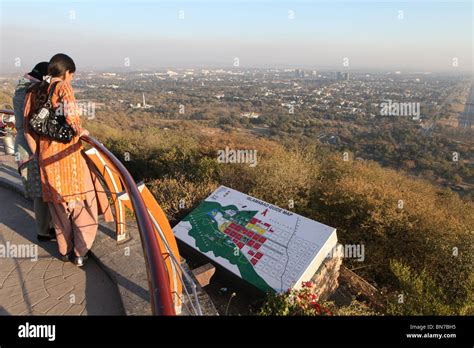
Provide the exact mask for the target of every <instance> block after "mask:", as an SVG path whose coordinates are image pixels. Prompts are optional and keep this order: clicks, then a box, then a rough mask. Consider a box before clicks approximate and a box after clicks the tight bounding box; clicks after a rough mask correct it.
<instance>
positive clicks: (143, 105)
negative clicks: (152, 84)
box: [130, 93, 154, 109]
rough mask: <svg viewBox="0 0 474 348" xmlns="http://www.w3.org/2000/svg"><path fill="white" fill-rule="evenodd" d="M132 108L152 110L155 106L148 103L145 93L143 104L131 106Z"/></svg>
mask: <svg viewBox="0 0 474 348" xmlns="http://www.w3.org/2000/svg"><path fill="white" fill-rule="evenodd" d="M130 107H131V108H132V109H151V108H153V107H154V106H153V105H150V104H147V103H146V100H145V93H143V104H140V103H137V104H136V105H133V104H130Z"/></svg>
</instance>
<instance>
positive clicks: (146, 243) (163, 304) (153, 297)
mask: <svg viewBox="0 0 474 348" xmlns="http://www.w3.org/2000/svg"><path fill="white" fill-rule="evenodd" d="M81 140H82V141H84V142H86V143H87V144H89V145H91V146H92V147H94V148H95V149H96V150H97V151H99V152H100V153H101V155H103V156H104V157H105V158H106V159H107V160H108V161H109V162H110V163H112V165H113V166H115V168H114V169H115V171H116V172H117V173H118V174H119V176H120V179H121V180H122V182H123V184H124V186H125V190H126V191H127V194H128V196H129V197H130V201H131V203H132V206H133V210H134V212H135V216H136V219H137V224H138V230H139V232H140V239H141V242H142V248H143V255H144V256H145V265H146V269H147V275H148V285H149V289H150V301H151V306H152V311H153V314H154V315H175V310H174V305H173V300H172V298H171V290H170V286H169V278H168V274H167V271H166V268H165V265H164V263H163V258H162V251H161V250H160V246H159V244H158V241H157V239H156V235H155V230H154V228H153V223H152V221H151V218H150V215H149V214H148V209H147V207H146V205H145V202H144V201H143V198H142V196H141V194H140V191H138V187H137V184H136V183H135V180H133V178H132V176H131V174H130V173H129V172H128V170H127V168H125V166H124V165H123V164H122V162H120V161H119V160H118V159H117V157H115V156H114V154H113V153H112V152H110V151H109V150H108V149H107V148H106V147H105V146H104V145H102V144H101V143H100V142H99V141H97V140H96V139H94V138H92V137H91V136H88V135H85V136H82V137H81Z"/></svg>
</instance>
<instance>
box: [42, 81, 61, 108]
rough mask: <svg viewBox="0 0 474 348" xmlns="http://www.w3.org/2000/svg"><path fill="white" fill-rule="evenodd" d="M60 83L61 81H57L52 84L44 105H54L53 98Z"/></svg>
mask: <svg viewBox="0 0 474 348" xmlns="http://www.w3.org/2000/svg"><path fill="white" fill-rule="evenodd" d="M58 83H59V82H55V83H53V84H52V85H51V89H50V90H49V94H48V99H47V100H46V103H44V106H46V107H47V108H51V107H52V106H53V104H52V102H51V100H52V98H53V93H54V90H55V89H56V86H57V85H58Z"/></svg>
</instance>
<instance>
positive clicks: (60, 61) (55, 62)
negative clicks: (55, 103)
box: [28, 53, 76, 113]
mask: <svg viewBox="0 0 474 348" xmlns="http://www.w3.org/2000/svg"><path fill="white" fill-rule="evenodd" d="M66 71H69V72H70V73H74V72H76V64H74V61H73V60H72V58H71V57H69V56H68V55H66V54H63V53H58V54H55V55H54V56H53V57H52V58H51V60H50V61H49V64H48V75H50V76H51V77H61V78H63V77H64V75H65V74H66ZM48 87H49V83H48V82H47V81H42V82H40V83H35V84H33V85H31V86H30V88H29V89H28V92H32V93H33V100H32V105H31V108H30V110H31V111H30V113H31V112H37V111H38V110H39V109H40V108H41V107H42V106H43V105H44V103H46V100H47V99H48Z"/></svg>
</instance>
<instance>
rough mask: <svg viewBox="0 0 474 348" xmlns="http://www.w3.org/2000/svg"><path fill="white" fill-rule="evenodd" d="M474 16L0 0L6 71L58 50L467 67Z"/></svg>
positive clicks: (306, 64)
mask: <svg viewBox="0 0 474 348" xmlns="http://www.w3.org/2000/svg"><path fill="white" fill-rule="evenodd" d="M472 17H473V13H472V2H471V1H457V2H456V1H449V2H448V1H446V2H444V1H412V2H406V1H398V2H389V1H382V2H372V1H344V2H342V1H334V2H329V1H315V2H310V1H296V2H289V1H273V2H271V1H256V2H247V1H235V0H234V1H221V2H217V1H204V0H201V1H187V2H181V1H176V2H169V1H143V0H142V1H130V0H127V1H113V2H112V1H108V0H105V1H93V0H83V1H56V0H49V1H37V2H35V1H21V0H15V1H13V0H0V37H1V44H0V72H2V73H10V72H17V71H18V72H20V71H25V70H27V69H29V68H30V67H31V66H32V65H33V64H35V63H36V62H38V61H41V60H49V58H50V57H51V56H52V55H53V54H55V53H58V52H62V53H66V54H69V55H70V56H71V57H72V58H73V59H74V60H75V61H76V64H77V67H78V70H91V69H93V70H101V69H122V68H125V69H130V70H139V69H160V68H166V67H170V68H199V67H221V68H233V67H234V66H235V65H238V67H240V68H243V69H245V68H308V69H333V70H344V69H346V70H349V71H351V70H381V71H388V70H392V71H397V70H399V71H433V72H438V71H443V72H450V71H451V72H459V71H465V72H468V71H472V67H473V50H472V49H473V45H472V38H473V37H472V32H473V27H472V25H473V21H472ZM456 65H457V66H456Z"/></svg>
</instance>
